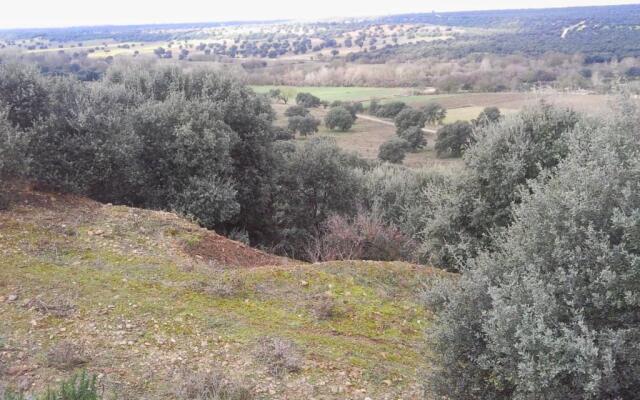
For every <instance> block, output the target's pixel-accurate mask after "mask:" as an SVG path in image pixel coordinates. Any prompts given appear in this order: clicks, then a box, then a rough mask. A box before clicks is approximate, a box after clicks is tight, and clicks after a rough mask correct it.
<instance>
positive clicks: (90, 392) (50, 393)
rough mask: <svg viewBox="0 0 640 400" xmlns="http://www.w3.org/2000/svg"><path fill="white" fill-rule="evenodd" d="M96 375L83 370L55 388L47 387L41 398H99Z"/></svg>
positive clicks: (96, 399) (53, 399) (66, 399)
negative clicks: (90, 374)
mask: <svg viewBox="0 0 640 400" xmlns="http://www.w3.org/2000/svg"><path fill="white" fill-rule="evenodd" d="M100 399H101V396H100V395H99V394H98V387H97V377H96V376H95V375H92V376H89V375H87V373H86V372H85V371H83V372H82V374H80V375H75V376H74V377H73V378H71V379H70V380H68V381H64V382H62V383H61V384H60V388H59V389H57V390H52V389H49V390H47V392H46V394H45V395H44V396H43V397H42V398H41V400H100Z"/></svg>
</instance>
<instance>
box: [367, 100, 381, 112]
mask: <svg viewBox="0 0 640 400" xmlns="http://www.w3.org/2000/svg"><path fill="white" fill-rule="evenodd" d="M379 107H380V103H379V102H378V100H376V99H373V100H371V101H370V102H369V108H368V111H369V114H371V115H377V114H378V108H379Z"/></svg>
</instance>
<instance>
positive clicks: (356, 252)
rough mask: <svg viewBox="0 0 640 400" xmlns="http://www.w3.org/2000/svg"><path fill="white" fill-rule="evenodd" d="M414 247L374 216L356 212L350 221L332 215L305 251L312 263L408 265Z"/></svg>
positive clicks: (399, 232) (392, 227)
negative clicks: (373, 261) (406, 262)
mask: <svg viewBox="0 0 640 400" xmlns="http://www.w3.org/2000/svg"><path fill="white" fill-rule="evenodd" d="M416 247H417V245H416V243H415V242H414V241H413V240H412V239H411V238H410V237H407V235H405V234H404V233H403V232H401V231H400V230H399V229H398V228H397V227H395V226H394V225H392V224H390V223H385V222H383V221H382V220H381V218H380V217H378V216H376V215H371V214H367V213H365V212H363V211H360V212H359V213H358V215H356V216H355V217H354V218H353V219H346V218H344V217H341V216H339V215H334V216H332V217H331V218H329V219H328V220H327V222H326V223H325V224H324V226H323V228H322V231H321V234H320V236H319V237H318V238H316V239H315V240H313V241H312V242H311V244H310V246H309V248H308V250H307V251H308V252H309V258H311V260H313V261H332V260H376V261H391V260H404V261H412V260H413V259H414V254H415V251H416Z"/></svg>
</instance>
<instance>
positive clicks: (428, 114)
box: [422, 103, 447, 125]
mask: <svg viewBox="0 0 640 400" xmlns="http://www.w3.org/2000/svg"><path fill="white" fill-rule="evenodd" d="M422 114H423V115H424V120H425V122H426V123H428V124H430V125H441V124H442V121H444V119H445V118H446V117H447V109H446V108H444V107H443V106H441V105H440V104H438V103H429V104H427V105H426V106H424V107H423V108H422Z"/></svg>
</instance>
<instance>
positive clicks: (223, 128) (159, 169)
mask: <svg viewBox="0 0 640 400" xmlns="http://www.w3.org/2000/svg"><path fill="white" fill-rule="evenodd" d="M21 70H23V71H27V72H29V71H30V70H29V68H22V69H21V68H18V67H15V68H8V67H5V66H2V68H0V73H1V74H2V75H0V82H3V83H5V84H6V82H13V83H12V84H11V85H10V87H23V86H24V87H28V88H29V87H32V86H33V87H36V88H38V90H35V89H33V90H21V91H20V93H22V94H23V96H22V97H16V96H13V95H11V96H9V95H7V93H9V94H10V93H12V91H11V90H8V91H7V92H5V93H4V94H5V95H6V96H5V100H4V101H6V102H7V107H6V108H7V109H8V110H9V111H8V112H7V113H6V114H7V115H8V117H7V118H3V119H2V120H0V124H1V123H2V122H1V121H6V120H8V121H10V122H11V123H12V124H13V125H15V126H16V128H11V126H10V125H7V124H6V122H5V123H4V125H3V126H4V127H3V128H2V134H1V137H2V140H3V141H7V140H8V139H7V138H9V137H11V138H14V139H11V140H12V142H18V141H17V140H15V138H16V137H20V138H25V139H24V140H26V146H22V147H21V148H24V149H26V151H25V153H26V154H23V155H22V160H21V161H22V162H26V163H27V164H28V167H29V174H28V175H27V176H26V178H30V179H32V180H34V181H35V182H37V183H38V184H39V185H40V186H41V187H48V188H52V189H56V190H63V191H73V192H77V193H82V194H85V195H89V196H91V197H93V198H95V199H98V200H102V201H109V202H114V203H125V204H131V205H136V206H144V207H151V208H163V209H177V210H179V211H182V212H185V213H188V214H191V215H193V216H194V217H196V218H197V219H198V220H200V222H201V223H203V224H204V225H205V226H207V227H219V228H221V229H223V230H225V229H226V228H227V227H228V226H229V225H233V226H240V227H242V229H246V230H247V231H249V232H251V234H253V235H256V236H255V237H259V235H262V234H263V233H264V232H269V230H270V229H271V228H270V227H269V226H271V227H272V225H271V224H272V222H271V220H270V219H269V218H265V217H264V216H265V215H266V216H269V215H272V212H273V207H272V203H271V200H270V193H271V192H272V191H273V187H272V186H273V185H274V184H275V175H276V174H275V172H273V171H272V169H271V168H270V165H271V164H273V160H272V158H273V156H274V155H273V152H272V149H271V146H272V143H273V140H274V131H273V128H272V121H273V118H274V114H273V111H272V109H271V107H270V105H269V103H268V101H267V99H266V98H264V97H263V96H257V95H255V94H254V93H253V92H252V91H251V90H250V89H248V88H246V87H244V86H243V85H242V84H241V83H240V82H238V81H237V80H235V79H234V78H233V77H229V76H226V75H225V74H223V73H218V72H212V71H205V70H196V71H193V72H189V73H185V72H183V71H181V70H180V69H177V68H173V67H166V68H151V69H149V68H142V67H141V66H140V65H137V64H131V65H124V64H123V65H121V66H119V67H111V68H110V69H109V71H108V72H107V74H106V76H105V79H104V80H102V81H100V82H97V83H94V84H93V85H92V86H91V87H89V86H88V85H87V84H85V83H81V82H79V81H76V80H74V79H70V78H53V79H52V78H48V79H45V78H42V77H40V76H38V75H34V74H35V73H32V72H29V73H28V74H27V73H19V71H21ZM14 81H15V82H14ZM34 82H35V83H34ZM39 91H44V94H40V92H39ZM34 96H37V97H38V99H45V100H46V101H45V102H44V103H43V104H41V102H39V100H38V99H33V98H32V97H34ZM10 101H14V102H17V103H16V104H12V103H10ZM24 104H27V105H29V107H23V106H21V105H24ZM18 106H20V107H22V108H18ZM36 106H37V107H36ZM43 107H44V108H43ZM41 108H42V109H41ZM12 109H13V110H18V111H20V112H17V111H16V112H14V114H15V115H17V116H18V117H19V118H18V117H16V118H13V120H12V117H11V115H12V114H11V110H12ZM24 110H27V111H24ZM34 110H35V111H34ZM3 115H4V114H3ZM20 116H24V118H23V117H20ZM23 125H24V126H28V127H29V129H28V130H24V129H21V128H22V127H23ZM9 128H11V129H13V130H11V129H9ZM14 131H16V132H14ZM8 132H9V133H10V135H9V133H8ZM12 132H13V133H12ZM14 147H15V146H14ZM7 149H9V147H6V148H3V153H2V154H1V155H2V165H3V166H4V165H8V163H9V160H10V159H11V158H10V157H9V156H8V155H7V153H8V150H7ZM14 153H15V151H14ZM3 169H5V170H7V168H4V167H3ZM12 169H13V170H15V169H16V168H15V167H13V168H12ZM23 171H24V169H23ZM202 196H206V197H207V199H206V200H203V199H202ZM195 199H199V200H198V201H195ZM258 215H260V217H258Z"/></svg>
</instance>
